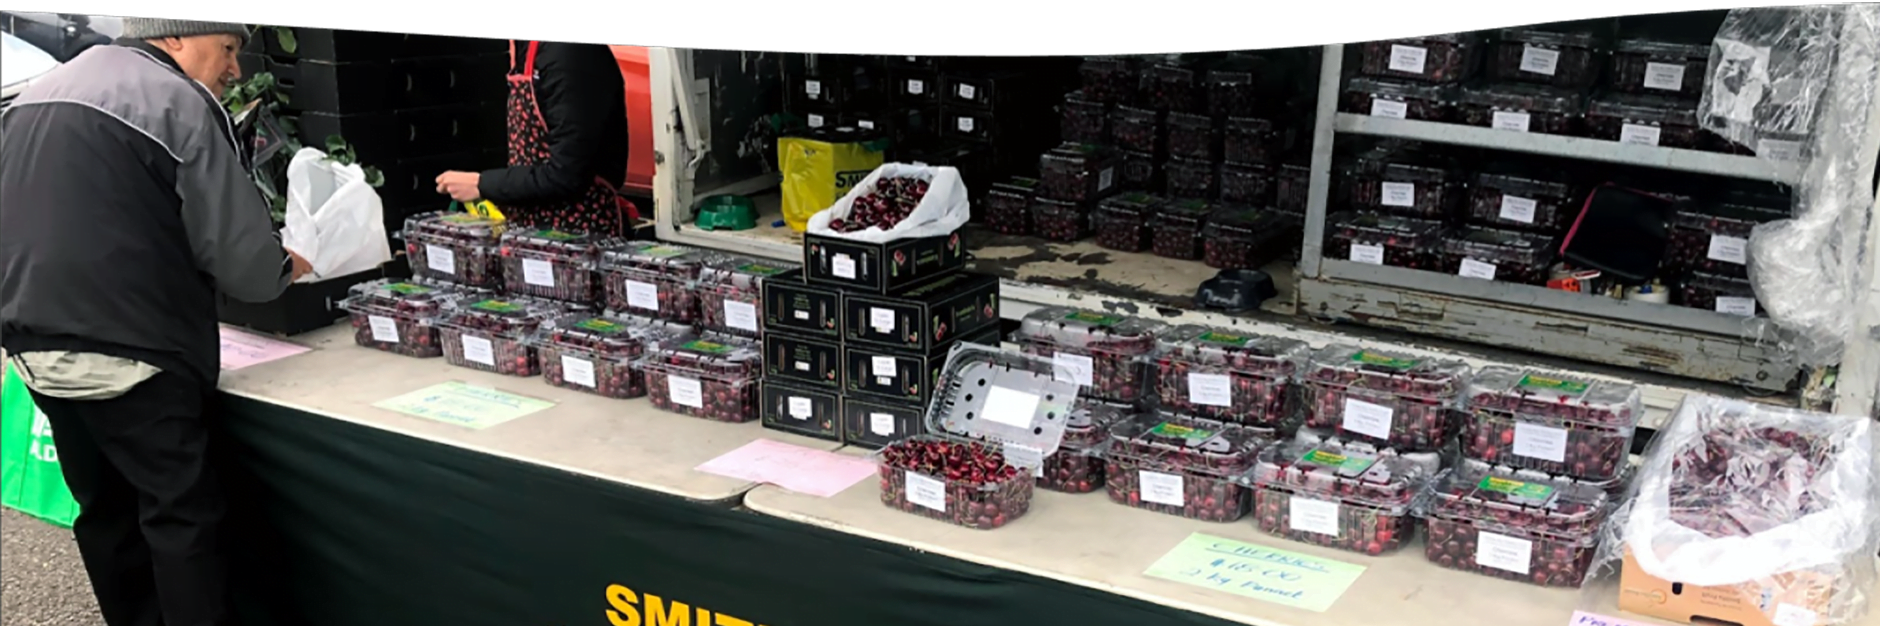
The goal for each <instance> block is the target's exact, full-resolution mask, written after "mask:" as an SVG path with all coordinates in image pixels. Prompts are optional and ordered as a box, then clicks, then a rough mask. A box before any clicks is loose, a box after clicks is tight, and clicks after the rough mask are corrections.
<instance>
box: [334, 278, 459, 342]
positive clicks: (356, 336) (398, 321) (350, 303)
mask: <svg viewBox="0 0 1880 626" xmlns="http://www.w3.org/2000/svg"><path fill="white" fill-rule="evenodd" d="M466 291H468V290H467V289H464V288H459V287H455V286H453V285H450V284H448V283H443V282H439V281H433V280H425V279H423V278H413V279H411V280H406V281H396V280H391V279H379V280H375V281H371V282H364V283H359V284H357V285H353V286H352V289H351V292H352V293H351V295H350V296H348V297H347V298H346V299H345V300H342V301H340V303H339V307H340V308H341V309H345V310H346V312H347V313H348V314H349V315H350V317H351V320H352V329H353V342H354V343H357V344H359V345H360V346H363V347H367V348H375V349H378V350H383V351H386V352H390V353H392V354H402V355H404V356H409V357H417V358H432V357H439V356H443V355H444V348H443V345H442V344H440V343H438V339H437V327H436V324H437V321H438V318H440V317H442V316H443V315H444V307H445V305H446V304H448V303H449V302H450V300H451V299H453V298H456V297H460V296H461V295H462V294H463V293H465V292H466Z"/></svg>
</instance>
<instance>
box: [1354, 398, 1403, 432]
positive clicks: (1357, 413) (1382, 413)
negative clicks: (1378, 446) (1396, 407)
mask: <svg viewBox="0 0 1880 626" xmlns="http://www.w3.org/2000/svg"><path fill="white" fill-rule="evenodd" d="M1395 416H1396V411H1393V410H1391V408H1390V407H1387V406H1380V405H1376V404H1371V403H1369V402H1365V401H1363V400H1359V399H1357V398H1345V417H1344V421H1343V422H1342V424H1343V428H1344V429H1345V430H1348V431H1351V432H1354V433H1358V434H1360V435H1365V436H1368V437H1374V438H1377V439H1389V438H1390V422H1391V419H1392V418H1393V417H1395Z"/></svg>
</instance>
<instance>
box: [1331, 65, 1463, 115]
mask: <svg viewBox="0 0 1880 626" xmlns="http://www.w3.org/2000/svg"><path fill="white" fill-rule="evenodd" d="M1455 98H1456V96H1455V88H1454V87H1453V86H1451V85H1432V84H1429V83H1421V82H1412V81H1407V80H1393V79H1389V78H1373V77H1370V76H1356V77H1353V78H1352V79H1351V80H1350V81H1349V82H1347V83H1345V90H1344V92H1343V94H1342V95H1341V96H1339V98H1338V110H1339V112H1341V113H1353V114H1357V115H1370V116H1375V117H1388V118H1392V119H1400V120H1420V121H1424V122H1447V121H1449V118H1450V115H1451V113H1452V111H1453V109H1454V107H1455Z"/></svg>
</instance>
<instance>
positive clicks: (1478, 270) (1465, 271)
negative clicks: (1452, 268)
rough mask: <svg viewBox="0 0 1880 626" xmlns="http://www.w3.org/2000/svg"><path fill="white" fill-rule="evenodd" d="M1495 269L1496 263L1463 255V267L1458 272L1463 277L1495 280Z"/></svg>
mask: <svg viewBox="0 0 1880 626" xmlns="http://www.w3.org/2000/svg"><path fill="white" fill-rule="evenodd" d="M1495 269H1496V268H1495V264H1494V263H1483V262H1481V261H1477V260H1475V259H1471V258H1468V257H1463V258H1462V267H1461V269H1459V270H1457V271H1456V274H1457V275H1459V276H1461V277H1463V278H1480V279H1482V280H1495Z"/></svg>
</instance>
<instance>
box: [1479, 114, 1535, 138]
mask: <svg viewBox="0 0 1880 626" xmlns="http://www.w3.org/2000/svg"><path fill="white" fill-rule="evenodd" d="M1532 118H1533V116H1530V115H1528V114H1527V113H1523V112H1519V111H1496V112H1495V116H1494V119H1493V120H1491V121H1490V122H1489V125H1490V126H1493V127H1494V128H1495V130H1512V131H1515V132H1521V133H1525V132H1528V123H1529V122H1530V121H1531V120H1532Z"/></svg>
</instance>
